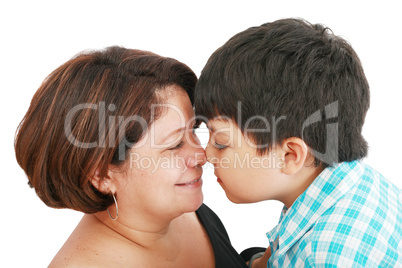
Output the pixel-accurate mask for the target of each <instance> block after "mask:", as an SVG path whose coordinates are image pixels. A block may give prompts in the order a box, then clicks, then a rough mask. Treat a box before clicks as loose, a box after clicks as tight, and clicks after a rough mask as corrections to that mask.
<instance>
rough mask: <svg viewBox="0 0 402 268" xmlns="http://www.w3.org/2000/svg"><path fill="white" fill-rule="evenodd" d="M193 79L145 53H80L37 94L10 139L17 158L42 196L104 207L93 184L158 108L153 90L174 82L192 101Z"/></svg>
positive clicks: (105, 197) (54, 203)
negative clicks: (152, 109)
mask: <svg viewBox="0 0 402 268" xmlns="http://www.w3.org/2000/svg"><path fill="white" fill-rule="evenodd" d="M196 81H197V78H196V76H195V74H194V73H193V71H192V70H191V69H190V68H189V67H188V66H186V65H185V64H183V63H181V62H179V61H177V60H174V59H172V58H166V57H161V56H159V55H156V54H153V53H151V52H146V51H140V50H133V49H126V48H122V47H116V46H114V47H109V48H106V49H104V50H101V51H91V52H84V53H81V54H79V55H77V56H75V57H74V58H72V59H71V60H69V61H68V62H66V63H65V64H63V65H61V66H60V67H59V68H57V69H56V70H55V71H53V72H52V73H51V74H50V75H49V76H48V77H47V78H46V79H45V81H44V82H43V83H42V85H41V86H40V88H39V89H38V91H37V92H36V93H35V95H34V97H33V99H32V101H31V105H30V107H29V109H28V111H27V113H26V115H25V117H24V118H23V120H22V121H21V123H20V125H19V127H18V129H17V134H16V139H15V152H16V158H17V161H18V164H19V165H20V166H21V168H22V169H24V171H25V173H26V174H27V176H28V179H29V185H30V186H31V187H33V188H35V191H36V193H37V195H38V196H39V197H40V198H41V199H42V201H43V202H44V203H45V204H46V205H48V206H50V207H54V208H71V209H74V210H78V211H82V212H84V213H94V212H98V211H102V210H105V209H106V208H107V207H108V206H110V205H111V204H113V197H112V196H111V195H110V194H104V193H101V192H99V191H98V190H97V189H96V188H95V187H94V186H93V185H92V183H91V181H90V180H91V178H92V177H93V176H94V174H95V172H99V174H98V175H99V176H100V177H105V176H106V174H107V170H108V166H109V165H110V164H113V165H120V164H122V163H123V162H124V160H125V157H126V155H127V152H128V149H129V148H130V147H131V146H132V145H133V144H135V143H136V142H138V141H139V140H140V139H141V137H142V136H143V135H144V134H145V132H146V130H147V126H148V125H149V124H151V123H152V121H154V120H156V119H157V117H158V115H159V112H158V110H157V111H154V112H156V113H155V114H152V113H151V108H152V107H153V104H157V103H159V102H161V100H160V99H159V98H158V97H157V94H156V92H157V91H158V90H161V89H164V88H166V87H167V86H169V85H179V86H180V87H182V88H183V89H184V90H185V91H186V92H187V94H188V95H189V97H190V100H191V101H192V100H193V90H194V87H195V83H196Z"/></svg>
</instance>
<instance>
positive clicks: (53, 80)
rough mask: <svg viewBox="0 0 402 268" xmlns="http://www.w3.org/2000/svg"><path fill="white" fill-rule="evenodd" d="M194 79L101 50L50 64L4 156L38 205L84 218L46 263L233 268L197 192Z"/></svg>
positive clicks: (235, 259)
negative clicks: (11, 155) (13, 161)
mask: <svg viewBox="0 0 402 268" xmlns="http://www.w3.org/2000/svg"><path fill="white" fill-rule="evenodd" d="M196 80H197V79H196V76H195V75H194V73H193V72H192V71H191V70H190V69H189V68H188V67H187V66H186V65H184V64H182V63H180V62H178V61H176V60H174V59H171V58H164V57H161V56H158V55H156V54H153V53H150V52H144V51H139V50H131V49H125V48H121V47H110V48H107V49H105V50H103V51H95V52H88V53H83V54H80V55H78V56H76V57H74V58H73V59H71V60H70V61H68V62H67V63H65V64H63V65H62V66H60V67H59V68H57V69H56V70H55V71H54V72H53V73H52V74H50V75H49V77H47V79H46V80H45V81H44V82H43V84H42V85H41V87H40V88H39V90H38V91H37V92H36V94H35V95H34V97H33V99H32V102H31V106H30V108H29V110H28V112H27V114H26V115H25V117H24V119H23V121H22V122H21V124H20V126H19V130H18V133H17V136H16V142H15V150H16V157H17V161H18V163H19V165H20V166H21V167H22V168H23V169H24V170H25V172H26V174H27V176H28V179H29V184H30V185H31V186H32V187H33V188H35V191H36V193H37V194H38V196H39V197H40V198H41V199H42V200H43V202H44V203H45V204H46V205H48V206H50V207H55V208H71V209H75V210H78V211H82V212H84V213H85V215H84V216H83V218H82V220H81V221H80V223H79V224H78V226H77V227H76V229H75V230H74V231H73V233H72V234H71V236H70V237H69V238H68V240H67V241H66V243H65V244H64V246H63V247H62V248H61V249H60V251H59V252H58V253H57V255H56V256H55V257H54V259H53V261H52V262H51V264H50V267H63V266H96V267H115V266H119V267H215V266H216V267H244V266H245V264H244V262H243V261H242V259H241V257H240V256H239V255H238V254H237V253H236V251H235V250H234V249H233V248H232V246H231V244H230V241H229V238H228V236H227V234H226V231H225V229H224V227H223V225H222V223H221V222H220V221H219V219H218V218H217V216H216V215H215V214H214V213H213V212H212V211H211V210H210V209H209V208H208V207H206V206H205V205H203V204H202V202H203V195H202V190H201V186H202V179H201V175H202V165H203V164H204V163H205V152H204V150H203V149H202V148H201V146H200V144H199V141H198V139H197V137H196V136H195V135H194V132H193V130H194V129H195V128H196V127H197V124H196V121H195V120H194V112H193V108H192V102H191V101H192V98H193V90H194V86H195V83H196Z"/></svg>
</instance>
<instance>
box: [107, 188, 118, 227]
mask: <svg viewBox="0 0 402 268" xmlns="http://www.w3.org/2000/svg"><path fill="white" fill-rule="evenodd" d="M112 196H113V199H114V204H115V205H116V218H113V217H112V215H110V212H109V208H107V213H108V214H109V217H110V218H111V219H112V220H113V221H115V220H117V217H118V216H119V206H118V205H117V200H116V197H114V194H112Z"/></svg>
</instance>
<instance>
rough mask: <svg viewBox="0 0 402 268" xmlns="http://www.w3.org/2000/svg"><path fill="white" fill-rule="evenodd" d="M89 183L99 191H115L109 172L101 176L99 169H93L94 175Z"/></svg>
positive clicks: (105, 192) (106, 192)
mask: <svg viewBox="0 0 402 268" xmlns="http://www.w3.org/2000/svg"><path fill="white" fill-rule="evenodd" d="M91 183H92V185H93V186H94V187H95V188H96V189H97V190H98V191H99V192H101V193H104V194H108V193H113V194H114V193H115V192H116V187H115V185H114V183H113V181H112V179H111V178H110V176H109V174H107V175H106V176H105V177H101V176H100V172H99V169H97V170H96V171H95V175H94V176H93V177H92V179H91Z"/></svg>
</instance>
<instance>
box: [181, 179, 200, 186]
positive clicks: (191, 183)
mask: <svg viewBox="0 0 402 268" xmlns="http://www.w3.org/2000/svg"><path fill="white" fill-rule="evenodd" d="M201 185H202V178H198V179H195V180H193V181H189V182H185V183H177V184H175V186H180V187H199V186H201Z"/></svg>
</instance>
